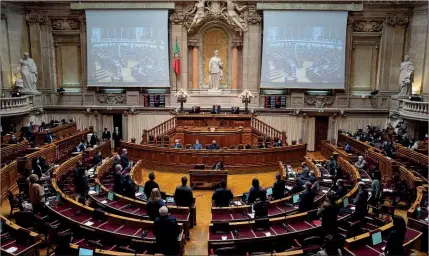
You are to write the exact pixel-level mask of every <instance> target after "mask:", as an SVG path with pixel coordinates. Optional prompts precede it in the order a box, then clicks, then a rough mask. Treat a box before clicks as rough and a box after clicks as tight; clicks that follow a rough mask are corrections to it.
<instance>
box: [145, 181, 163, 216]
mask: <svg viewBox="0 0 429 256" xmlns="http://www.w3.org/2000/svg"><path fill="white" fill-rule="evenodd" d="M164 205H165V203H164V200H162V198H161V192H159V189H158V188H154V189H152V192H151V193H150V197H149V200H147V205H146V209H147V215H148V216H149V218H150V219H151V220H155V219H156V217H158V216H159V208H161V207H162V206H164Z"/></svg>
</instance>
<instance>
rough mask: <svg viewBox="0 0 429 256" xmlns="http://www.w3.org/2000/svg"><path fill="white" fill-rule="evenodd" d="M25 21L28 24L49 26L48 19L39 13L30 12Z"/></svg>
mask: <svg viewBox="0 0 429 256" xmlns="http://www.w3.org/2000/svg"><path fill="white" fill-rule="evenodd" d="M25 19H26V20H27V22H28V23H29V24H32V23H39V24H49V18H48V17H46V16H45V15H44V14H43V13H42V12H41V11H31V12H30V13H27V14H26V15H25Z"/></svg>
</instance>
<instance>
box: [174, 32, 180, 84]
mask: <svg viewBox="0 0 429 256" xmlns="http://www.w3.org/2000/svg"><path fill="white" fill-rule="evenodd" d="M176 45H177V36H176ZM174 73H175V74H176V91H178V83H179V77H178V75H177V73H176V72H174Z"/></svg>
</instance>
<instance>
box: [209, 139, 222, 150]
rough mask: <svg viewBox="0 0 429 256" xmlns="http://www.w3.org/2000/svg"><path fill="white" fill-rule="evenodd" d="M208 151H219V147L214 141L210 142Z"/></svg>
mask: <svg viewBox="0 0 429 256" xmlns="http://www.w3.org/2000/svg"><path fill="white" fill-rule="evenodd" d="M210 149H214V150H218V149H220V147H219V145H218V144H216V141H215V140H214V141H212V144H211V145H210Z"/></svg>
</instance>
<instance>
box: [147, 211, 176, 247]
mask: <svg viewBox="0 0 429 256" xmlns="http://www.w3.org/2000/svg"><path fill="white" fill-rule="evenodd" d="M158 214H159V217H157V218H156V219H155V222H154V224H153V234H154V235H155V239H156V247H157V250H156V252H157V253H162V254H164V255H177V254H178V253H179V248H178V242H177V238H178V236H179V235H180V228H179V225H178V224H177V221H176V218H175V217H172V216H169V215H168V208H167V207H166V206H162V207H161V208H159V213H158Z"/></svg>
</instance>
